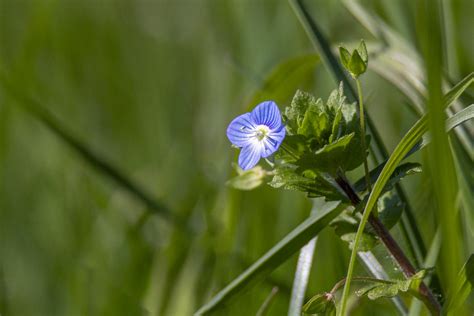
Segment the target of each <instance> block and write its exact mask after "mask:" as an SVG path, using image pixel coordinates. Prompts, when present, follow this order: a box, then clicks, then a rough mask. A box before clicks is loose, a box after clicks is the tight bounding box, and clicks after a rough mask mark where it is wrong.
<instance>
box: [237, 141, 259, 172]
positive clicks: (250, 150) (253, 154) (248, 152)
mask: <svg viewBox="0 0 474 316" xmlns="http://www.w3.org/2000/svg"><path fill="white" fill-rule="evenodd" d="M261 154H262V145H261V144H260V143H258V142H254V143H252V144H249V145H248V146H246V147H244V148H242V150H241V151H240V155H239V166H240V168H242V169H243V170H249V169H251V168H253V167H255V165H256V164H257V163H258V161H259V160H260V158H261Z"/></svg>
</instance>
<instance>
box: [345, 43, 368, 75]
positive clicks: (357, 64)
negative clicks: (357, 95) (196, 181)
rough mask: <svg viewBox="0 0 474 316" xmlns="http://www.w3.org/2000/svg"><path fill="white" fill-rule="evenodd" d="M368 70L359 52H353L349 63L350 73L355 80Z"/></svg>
mask: <svg viewBox="0 0 474 316" xmlns="http://www.w3.org/2000/svg"><path fill="white" fill-rule="evenodd" d="M366 70H367V64H366V63H365V62H364V61H363V60H362V57H361V56H360V55H359V52H358V51H357V50H355V51H353V52H352V56H351V60H350V62H349V71H350V73H351V75H352V76H353V77H354V78H357V77H359V76H360V75H362V74H363V73H364V72H365V71H366Z"/></svg>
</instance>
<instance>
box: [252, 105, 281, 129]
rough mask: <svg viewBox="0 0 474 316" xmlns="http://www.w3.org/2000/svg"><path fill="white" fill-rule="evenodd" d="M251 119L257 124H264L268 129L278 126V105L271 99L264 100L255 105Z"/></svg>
mask: <svg viewBox="0 0 474 316" xmlns="http://www.w3.org/2000/svg"><path fill="white" fill-rule="evenodd" d="M251 114H252V118H253V121H254V122H255V123H256V124H257V125H266V126H268V127H269V128H270V129H276V128H279V127H280V125H281V115H280V110H279V109H278V106H277V105H276V103H275V102H273V101H265V102H262V103H260V104H259V105H257V107H256V108H255V109H253V111H252V112H251Z"/></svg>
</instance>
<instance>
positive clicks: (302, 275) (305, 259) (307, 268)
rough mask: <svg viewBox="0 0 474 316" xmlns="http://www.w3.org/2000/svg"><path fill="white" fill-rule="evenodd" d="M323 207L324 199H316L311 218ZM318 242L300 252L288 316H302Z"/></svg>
mask: <svg viewBox="0 0 474 316" xmlns="http://www.w3.org/2000/svg"><path fill="white" fill-rule="evenodd" d="M323 205H324V199H322V198H320V199H315V200H314V201H313V208H312V210H311V216H315V215H316V214H317V213H318V209H319V208H320V207H321V206H323ZM317 240H318V237H314V238H313V239H311V240H310V241H309V242H308V243H307V244H306V245H305V246H304V247H303V248H301V250H300V255H299V257H298V263H297V264H296V272H295V277H294V278H293V288H292V290H291V298H290V307H289V309H288V316H299V315H301V308H302V307H303V301H304V298H305V293H306V287H307V286H308V279H309V274H310V272H311V266H312V263H313V255H314V249H315V248H316V242H317Z"/></svg>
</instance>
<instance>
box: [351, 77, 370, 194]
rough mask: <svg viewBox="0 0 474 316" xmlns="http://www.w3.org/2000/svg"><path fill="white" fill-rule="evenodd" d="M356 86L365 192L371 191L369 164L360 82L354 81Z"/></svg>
mask: <svg viewBox="0 0 474 316" xmlns="http://www.w3.org/2000/svg"><path fill="white" fill-rule="evenodd" d="M355 82H356V85H357V94H358V95H359V119H360V142H361V143H362V149H363V150H364V169H365V181H366V182H367V190H368V191H369V192H370V191H371V190H372V185H371V183H370V175H369V164H368V163H367V144H366V143H365V118H364V101H363V98H362V87H361V85H360V80H359V79H358V78H356V79H355Z"/></svg>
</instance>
